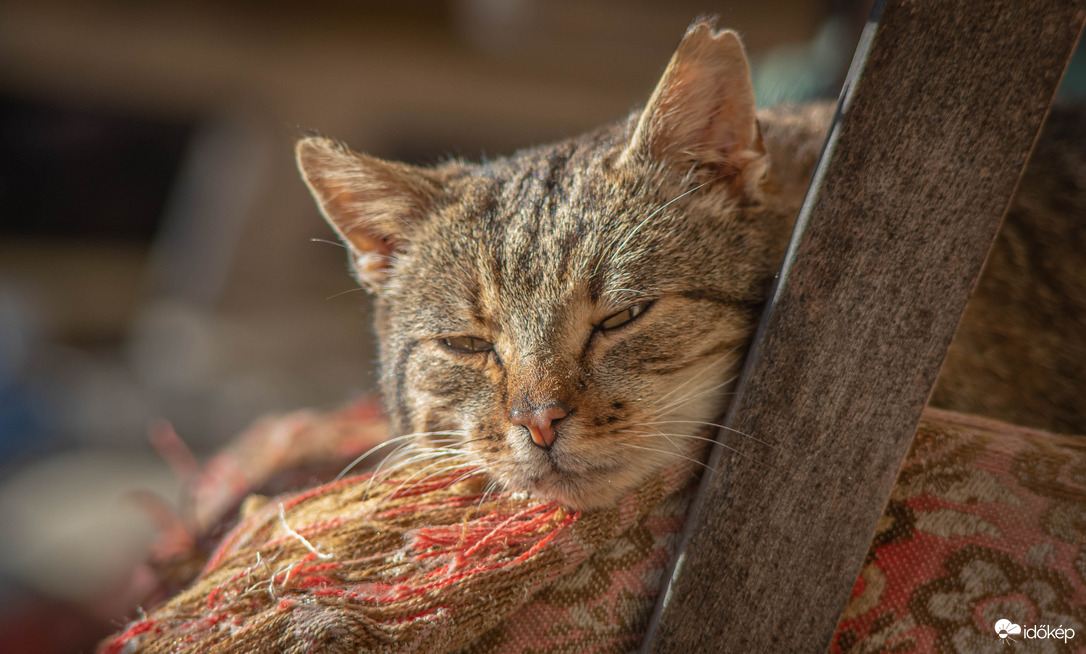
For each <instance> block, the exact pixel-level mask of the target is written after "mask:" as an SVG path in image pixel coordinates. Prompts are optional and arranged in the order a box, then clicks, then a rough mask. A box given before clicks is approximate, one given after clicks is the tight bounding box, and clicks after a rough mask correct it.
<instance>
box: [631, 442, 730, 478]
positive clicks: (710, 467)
mask: <svg viewBox="0 0 1086 654" xmlns="http://www.w3.org/2000/svg"><path fill="white" fill-rule="evenodd" d="M622 446H623V447H632V448H634V449H637V450H645V451H646V452H656V453H657V454H666V455H667V456H677V457H679V458H680V459H686V460H687V461H690V462H691V463H696V464H698V465H699V466H701V467H703V468H705V469H706V470H711V471H713V472H716V468H714V467H712V466H710V465H709V464H707V463H703V462H701V461H698V460H697V459H695V458H693V457H689V456H686V455H685V454H679V453H678V452H672V451H670V450H658V449H656V448H655V447H645V446H643V445H634V444H633V443H622Z"/></svg>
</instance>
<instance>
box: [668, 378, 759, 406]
mask: <svg viewBox="0 0 1086 654" xmlns="http://www.w3.org/2000/svg"><path fill="white" fill-rule="evenodd" d="M738 378H739V377H738V375H735V376H732V377H729V378H727V379H725V380H724V381H722V382H720V383H717V384H714V385H713V386H711V387H709V388H703V389H698V388H697V387H695V388H694V389H693V390H692V391H691V392H690V393H689V394H687V395H683V396H682V397H679V398H678V399H676V400H672V401H671V402H669V403H667V404H663V405H662V406H658V407H657V409H656V413H658V414H664V413H667V412H668V411H672V410H674V409H676V408H678V407H681V406H682V405H684V404H689V403H690V402H693V401H694V400H696V399H698V398H701V397H703V396H705V395H708V394H709V393H712V392H714V391H717V390H719V389H721V388H724V387H725V386H728V385H729V384H732V383H734V382H735V380H736V379H738ZM684 385H685V384H684ZM674 390H675V389H672V391H670V392H669V393H667V394H666V395H664V396H663V397H661V398H660V399H658V400H657V402H661V401H662V400H665V399H667V398H668V396H670V395H672V394H673V393H674Z"/></svg>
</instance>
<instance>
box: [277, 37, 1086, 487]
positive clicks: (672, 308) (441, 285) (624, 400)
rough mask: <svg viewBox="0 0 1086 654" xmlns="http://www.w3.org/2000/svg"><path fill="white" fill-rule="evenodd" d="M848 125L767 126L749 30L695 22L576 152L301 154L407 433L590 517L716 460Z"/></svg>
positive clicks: (785, 121)
mask: <svg viewBox="0 0 1086 654" xmlns="http://www.w3.org/2000/svg"><path fill="white" fill-rule="evenodd" d="M831 113H832V107H829V106H810V107H803V108H791V109H776V110H770V111H763V112H760V113H758V115H757V116H756V112H755V108H754V95H753V89H752V86H751V78H750V71H749V65H748V62H747V58H746V56H745V54H744V51H743V47H742V45H741V44H740V41H739V39H738V37H737V36H736V35H735V33H733V32H730V31H717V30H715V29H714V28H713V27H712V25H711V24H709V23H707V22H698V23H695V24H694V25H693V26H692V27H691V28H690V29H689V30H688V32H687V34H686V36H685V37H684V39H683V40H682V42H681V44H680V45H679V47H678V50H677V51H676V53H675V54H674V56H673V57H672V59H671V62H670V64H669V65H668V67H667V69H666V71H665V72H664V75H663V77H662V79H661V80H660V82H659V84H658V86H657V87H656V89H655V91H654V92H653V94H652V96H651V98H650V99H649V101H648V104H647V105H646V107H645V108H644V109H643V110H641V111H637V112H634V113H633V114H632V115H631V116H629V117H628V118H627V119H625V120H622V121H620V122H618V123H616V124H613V125H609V126H606V127H603V128H601V129H598V130H596V131H594V132H591V133H588V134H585V135H583V136H580V137H578V138H574V139H571V140H568V141H564V142H561V143H557V144H554V145H549V146H544V147H537V148H532V149H527V150H524V151H521V152H518V153H516V154H514V155H512V156H510V157H508V158H503V159H497V160H492V161H488V162H486V163H468V162H465V161H460V160H454V161H449V162H446V163H443V164H441V165H438V166H436V167H433V168H417V167H412V166H408V165H404V164H399V163H392V162H387V161H382V160H378V159H375V158H372V157H368V156H365V155H361V154H357V153H355V152H352V151H351V150H350V149H348V148H347V147H346V146H344V145H342V144H340V143H338V142H336V141H333V140H330V139H327V138H321V137H311V138H306V139H304V140H302V141H301V142H300V143H299V144H298V146H297V157H298V164H299V167H300V169H301V171H302V174H303V176H304V178H305V180H306V182H307V184H308V185H309V188H310V190H311V191H312V193H313V195H314V197H315V198H316V200H317V202H318V204H319V206H320V208H321V210H322V212H323V213H324V215H325V217H326V218H327V219H328V221H329V222H330V223H331V224H332V226H333V227H334V228H335V229H336V230H337V231H338V233H339V234H340V236H341V237H342V238H343V240H344V241H345V242H346V243H347V244H348V246H349V250H350V254H351V260H352V264H353V269H354V272H355V274H356V277H357V279H358V281H359V282H360V283H361V284H362V285H364V286H366V287H367V288H368V289H370V290H371V291H372V292H374V293H375V294H376V309H377V317H376V322H377V331H378V337H379V340H380V357H381V374H380V380H381V387H382V391H383V393H384V396H385V398H386V401H387V403H388V411H389V415H390V419H391V421H392V428H393V431H394V432H396V433H398V434H400V435H404V436H407V435H412V436H407V437H408V438H411V439H415V440H416V441H417V442H420V443H425V442H430V444H431V446H432V447H433V448H435V451H440V452H443V453H444V454H445V455H446V458H445V460H446V461H447V462H448V463H449V465H464V464H471V465H475V466H479V467H481V468H482V469H483V470H485V471H486V472H487V473H488V474H489V475H490V476H491V477H492V478H493V479H494V480H496V482H498V483H500V484H502V485H504V486H506V487H509V488H514V489H526V490H529V491H531V492H532V493H534V494H536V495H539V496H542V497H545V498H550V499H556V500H559V501H561V502H563V503H565V504H566V505H569V506H572V507H576V508H592V507H598V506H603V505H608V504H611V503H614V502H615V501H616V500H617V499H618V498H619V497H620V496H622V495H623V494H624V493H626V492H627V491H629V490H630V489H631V488H633V487H635V486H636V485H638V484H639V483H641V482H643V481H644V480H645V479H647V478H648V477H649V476H650V475H652V474H653V473H654V472H655V471H658V470H659V469H661V468H662V467H664V466H667V465H669V464H670V463H672V462H674V461H675V460H676V458H677V457H679V458H682V457H686V458H697V457H698V456H699V455H700V451H701V450H702V449H703V448H704V439H703V437H702V435H701V434H702V433H703V431H702V430H703V429H704V428H705V426H706V425H710V424H712V423H713V422H715V421H718V418H719V417H720V416H721V414H722V412H723V411H724V410H725V409H726V407H727V404H728V401H729V400H728V399H729V397H730V395H729V391H730V390H731V387H732V384H733V382H734V380H735V378H736V374H737V372H738V370H739V363H740V361H741V360H742V358H743V356H744V353H745V349H746V347H747V344H748V342H749V340H750V338H751V335H752V332H753V330H754V327H755V323H756V320H757V318H758V315H759V312H760V309H761V307H762V304H763V302H764V299H765V297H766V295H767V293H768V290H769V287H770V283H771V280H772V278H773V275H774V273H775V272H776V269H777V266H778V264H779V262H780V260H781V256H782V253H783V250H784V247H785V245H786V242H787V239H788V235H789V233H790V230H791V227H792V222H793V220H794V218H795V216H796V214H797V211H798V208H799V204H800V202H801V200H802V198H803V194H804V191H805V189H806V185H807V182H808V180H809V178H810V175H811V171H812V169H813V166H814V164H815V161H816V158H817V156H818V152H819V149H820V147H821V143H822V140H823V135H824V133H825V130H826V127H827V125H828V122H829V119H830V117H831ZM771 163H772V164H773V165H770V164H771ZM1079 206H1082V205H1079ZM1083 251H1086V248H1083ZM997 294H998V293H997ZM1082 297H1084V298H1086V293H1083V294H1082ZM993 301H994V302H1001V301H1002V300H1001V299H999V298H996V299H995V300H993ZM1083 306H1086V302H1084V303H1083ZM1082 315H1086V312H1084V313H1083V314H1082ZM966 358H968V357H966ZM981 358H982V359H983V357H981ZM1076 374H1081V373H1076ZM947 378H948V379H953V374H952V373H951V374H949V376H948V377H947ZM968 385H969V384H968V383H967V384H966V386H968ZM951 386H953V384H948V383H946V382H944V383H942V384H941V385H940V389H947V388H949V387H951ZM958 390H960V389H958ZM958 390H954V389H951V390H949V391H947V393H946V394H947V395H948V396H949V397H951V398H952V399H951V400H949V401H947V402H944V404H949V405H951V406H954V405H955V402H956V400H954V399H953V397H955V393H957V396H963V397H969V396H970V392H968V390H967V391H966V392H964V393H963V392H958ZM977 392H978V391H977V390H976V389H973V393H972V395H974V396H975V395H976V393H977ZM979 392H981V393H983V392H984V389H983V388H981V389H980V390H979ZM961 403H962V402H958V404H961ZM965 404H966V405H968V402H967V401H966V402H965ZM967 408H968V406H967ZM1042 426H1047V425H1042Z"/></svg>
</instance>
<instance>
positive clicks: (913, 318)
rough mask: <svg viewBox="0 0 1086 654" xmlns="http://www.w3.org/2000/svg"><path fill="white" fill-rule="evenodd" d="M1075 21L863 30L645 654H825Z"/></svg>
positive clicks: (976, 19) (933, 14)
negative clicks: (724, 444) (729, 448)
mask: <svg viewBox="0 0 1086 654" xmlns="http://www.w3.org/2000/svg"><path fill="white" fill-rule="evenodd" d="M879 11H880V8H878V7H877V8H876V14H878V13H879ZM1084 18H1086V11H1084V7H1083V4H1082V3H1081V2H1076V1H1074V0H994V1H992V0H961V1H958V2H944V1H943V0H886V2H885V5H884V6H883V7H882V8H881V17H880V18H879V19H878V22H877V25H876V24H875V23H874V22H872V23H870V24H869V25H868V29H867V30H865V32H864V37H863V38H862V39H861V44H860V48H859V49H858V50H857V54H856V58H855V60H854V62H853V66H852V70H851V71H850V73H849V78H848V81H847V82H846V85H845V88H844V90H843V92H842V95H841V103H840V106H839V111H838V116H837V119H836V120H835V123H834V126H833V128H832V130H831V133H830V136H829V138H828V140H827V144H826V148H825V150H824V152H823V155H822V158H821V161H820V163H819V165H818V168H817V170H816V173H815V177H814V180H813V181H812V185H811V188H810V190H809V191H808V196H807V199H806V201H805V202H804V206H803V209H802V210H801V212H800V217H799V220H798V222H797V227H796V230H795V233H794V234H793V237H792V242H791V245H790V247H789V249H788V252H787V254H786V257H785V261H784V264H783V267H782V269H781V273H780V277H779V279H778V282H777V285H776V287H775V288H774V291H773V294H772V297H771V300H770V303H769V305H768V307H767V309H766V313H765V315H764V316H763V319H762V324H761V325H760V327H759V331H758V334H757V336H756V338H755V343H754V347H753V349H752V351H751V354H750V356H749V357H748V361H747V367H746V369H745V371H744V377H743V379H742V381H741V383H740V387H739V390H738V393H737V395H736V399H735V401H734V403H733V406H732V409H731V411H730V413H729V417H728V423H727V424H728V425H729V426H730V427H732V428H733V429H736V430H738V431H739V432H743V433H745V434H750V435H752V436H755V437H757V438H758V439H760V440H763V441H766V442H767V443H768V445H766V446H762V445H760V444H759V443H758V442H756V441H754V440H753V439H748V438H744V437H743V436H737V435H736V434H735V433H734V432H728V435H727V436H726V437H725V438H726V440H727V442H728V445H729V446H732V447H735V448H737V449H739V450H741V451H742V452H743V453H744V455H745V456H740V455H737V454H734V453H731V452H728V451H725V450H723V449H722V448H720V447H717V448H715V451H714V453H713V459H712V460H711V465H712V466H713V467H714V468H715V469H716V470H717V473H716V474H709V475H707V477H706V478H705V479H704V480H703V483H702V486H701V489H700V491H699V496H698V501H697V503H696V505H695V508H694V512H693V515H692V517H691V522H690V525H689V528H688V531H687V534H686V537H685V541H684V546H683V549H682V551H681V554H680V556H679V560H678V562H677V563H676V566H675V569H674V571H673V575H672V578H671V580H670V584H669V586H668V588H667V590H666V592H665V594H664V596H663V597H662V601H661V605H660V607H658V611H657V614H656V615H655V616H654V619H653V623H652V625H651V627H650V631H649V636H648V638H647V640H646V643H645V646H644V649H645V651H650V652H708V651H712V652H818V651H825V649H826V647H827V646H828V644H829V642H830V638H831V637H832V634H833V630H834V627H835V625H836V623H837V618H838V616H839V615H840V612H841V610H842V609H843V607H844V605H845V602H846V600H847V598H848V596H849V591H850V589H851V588H852V585H853V583H854V581H855V579H856V575H857V574H858V572H859V569H860V564H861V563H862V560H863V557H864V555H865V553H866V551H867V548H868V545H869V542H870V539H871V536H872V534H873V533H874V530H875V525H876V522H877V520H878V518H879V516H880V515H881V512H882V510H883V508H884V507H885V503H886V500H887V498H888V496H889V493H890V489H891V487H892V485H893V483H894V478H895V476H896V474H897V471H898V467H899V466H900V464H901V461H902V458H903V457H904V455H905V452H906V450H907V448H908V445H909V442H910V440H911V438H912V435H913V432H914V430H915V428H916V425H917V422H918V420H919V418H920V412H921V410H922V409H923V407H924V404H925V402H926V400H927V397H928V394H929V392H930V389H931V386H932V383H933V382H934V380H935V375H936V373H937V371H938V369H939V365H940V363H941V362H942V360H943V357H944V355H945V353H946V349H947V345H948V344H949V343H950V339H951V336H952V335H953V333H954V329H955V327H956V326H957V323H958V320H959V318H960V317H961V314H962V310H963V308H964V306H965V303H966V301H967V299H968V298H969V295H970V292H971V290H972V287H973V284H974V282H975V280H976V278H977V275H978V273H979V271H980V268H981V264H982V263H983V261H984V258H985V255H986V254H987V252H988V249H989V247H990V246H991V242H992V239H993V237H994V235H995V232H996V229H997V227H998V225H999V222H1000V219H1001V217H1002V215H1003V213H1004V212H1005V211H1006V208H1007V204H1008V202H1009V201H1010V198H1011V196H1012V194H1013V192H1014V189H1015V186H1016V184H1017V182H1018V178H1019V176H1020V174H1021V171H1022V168H1023V166H1024V165H1025V162H1026V160H1027V158H1028V156H1029V153H1030V151H1031V149H1032V146H1033V143H1034V140H1035V139H1036V135H1037V133H1038V131H1039V128H1040V126H1041V123H1042V121H1043V119H1044V116H1045V114H1046V112H1047V110H1048V107H1049V104H1050V102H1051V100H1052V97H1053V94H1054V93H1055V90H1056V87H1057V85H1058V82H1059V79H1060V76H1061V74H1062V71H1063V70H1064V68H1065V66H1066V63H1067V60H1068V58H1069V57H1070V55H1071V52H1072V50H1073V48H1074V45H1075V42H1076V40H1077V38H1078V35H1079V33H1080V31H1081V29H1082V25H1083V21H1084ZM861 73H862V74H861ZM752 454H753V455H754V457H751V455H752ZM752 458H757V459H760V460H761V461H763V462H765V463H768V466H769V467H768V468H767V467H766V466H764V465H760V464H759V463H758V462H755V461H752Z"/></svg>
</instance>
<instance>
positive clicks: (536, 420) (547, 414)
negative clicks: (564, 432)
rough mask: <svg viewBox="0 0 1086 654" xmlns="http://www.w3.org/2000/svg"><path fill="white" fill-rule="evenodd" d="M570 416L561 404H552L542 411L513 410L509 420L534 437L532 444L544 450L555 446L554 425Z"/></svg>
mask: <svg viewBox="0 0 1086 654" xmlns="http://www.w3.org/2000/svg"><path fill="white" fill-rule="evenodd" d="M567 415H569V410H568V409H566V407H565V406H564V405H562V404H561V403H556V404H551V405H550V406H546V407H544V408H542V409H531V410H527V411H526V410H522V409H513V411H512V412H511V413H510V414H509V419H510V420H511V421H512V423H513V424H514V425H520V426H522V427H524V428H526V429H527V430H528V432H529V433H530V434H531V435H532V442H533V443H535V444H536V445H538V446H539V447H542V448H548V447H550V446H551V445H553V444H554V439H555V433H554V423H556V422H558V421H559V420H561V419H562V418H565V417H566V416H567Z"/></svg>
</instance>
